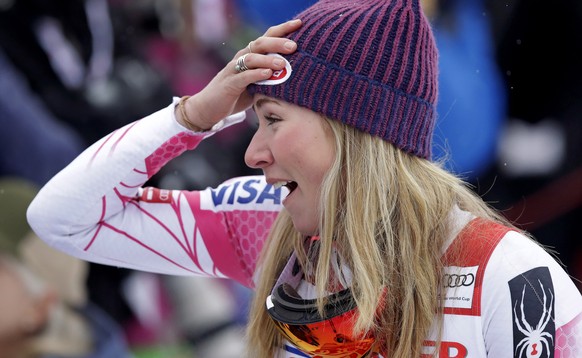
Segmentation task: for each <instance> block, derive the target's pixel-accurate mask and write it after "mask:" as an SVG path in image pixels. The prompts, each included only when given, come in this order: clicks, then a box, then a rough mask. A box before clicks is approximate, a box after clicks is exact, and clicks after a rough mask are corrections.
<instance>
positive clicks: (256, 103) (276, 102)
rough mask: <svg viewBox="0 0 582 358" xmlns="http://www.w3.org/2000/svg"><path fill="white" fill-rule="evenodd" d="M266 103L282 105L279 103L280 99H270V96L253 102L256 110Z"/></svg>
mask: <svg viewBox="0 0 582 358" xmlns="http://www.w3.org/2000/svg"><path fill="white" fill-rule="evenodd" d="M265 103H273V104H276V105H278V106H280V105H281V103H279V101H276V100H274V99H270V98H260V99H258V100H257V102H255V104H253V110H255V112H256V111H257V109H260V108H261V106H262V105H263V104H265Z"/></svg>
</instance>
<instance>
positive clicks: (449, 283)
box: [443, 273, 475, 288]
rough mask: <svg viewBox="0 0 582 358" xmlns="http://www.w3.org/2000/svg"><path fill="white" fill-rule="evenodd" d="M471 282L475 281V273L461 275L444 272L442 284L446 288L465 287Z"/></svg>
mask: <svg viewBox="0 0 582 358" xmlns="http://www.w3.org/2000/svg"><path fill="white" fill-rule="evenodd" d="M473 283H475V275H473V274H472V273H468V274H462V275H457V274H449V273H446V274H445V275H444V276H443V286H444V287H447V288H455V287H463V286H465V287H467V286H471V285H472V284H473Z"/></svg>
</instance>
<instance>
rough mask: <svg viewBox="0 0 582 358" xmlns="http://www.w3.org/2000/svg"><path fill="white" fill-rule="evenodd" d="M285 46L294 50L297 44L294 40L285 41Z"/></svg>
mask: <svg viewBox="0 0 582 358" xmlns="http://www.w3.org/2000/svg"><path fill="white" fill-rule="evenodd" d="M284 46H285V48H286V49H287V50H293V49H294V48H295V47H296V46H297V44H296V43H295V42H293V41H287V42H285V45H284Z"/></svg>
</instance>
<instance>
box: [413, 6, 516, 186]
mask: <svg viewBox="0 0 582 358" xmlns="http://www.w3.org/2000/svg"><path fill="white" fill-rule="evenodd" d="M423 6H424V7H425V12H426V13H427V15H428V16H429V18H430V19H431V22H432V24H433V29H434V34H435V38H436V41H437V46H438V47H439V101H438V107H437V111H438V113H439V116H438V119H437V124H436V129H435V134H434V142H433V143H434V144H433V158H434V159H435V160H443V159H444V160H445V162H446V166H447V168H448V169H449V170H451V171H452V172H455V173H457V174H460V175H461V176H463V177H464V178H466V179H468V180H471V179H474V178H476V177H478V176H479V175H481V174H483V173H484V172H486V171H487V170H488V169H489V168H490V167H491V166H492V165H494V162H495V157H496V156H495V154H496V147H497V142H498V137H499V134H500V132H501V127H502V124H503V123H504V122H505V120H506V102H507V93H506V91H505V88H504V86H503V82H502V77H501V71H500V70H499V68H498V66H497V63H496V58H495V43H494V39H493V33H492V30H491V23H490V19H489V18H488V17H487V16H485V15H484V12H485V4H484V1H483V0H468V1H467V0H425V1H423Z"/></svg>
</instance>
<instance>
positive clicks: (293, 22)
mask: <svg viewBox="0 0 582 358" xmlns="http://www.w3.org/2000/svg"><path fill="white" fill-rule="evenodd" d="M300 22H301V19H294V20H291V21H289V24H291V25H297V24H298V23H300Z"/></svg>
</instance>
